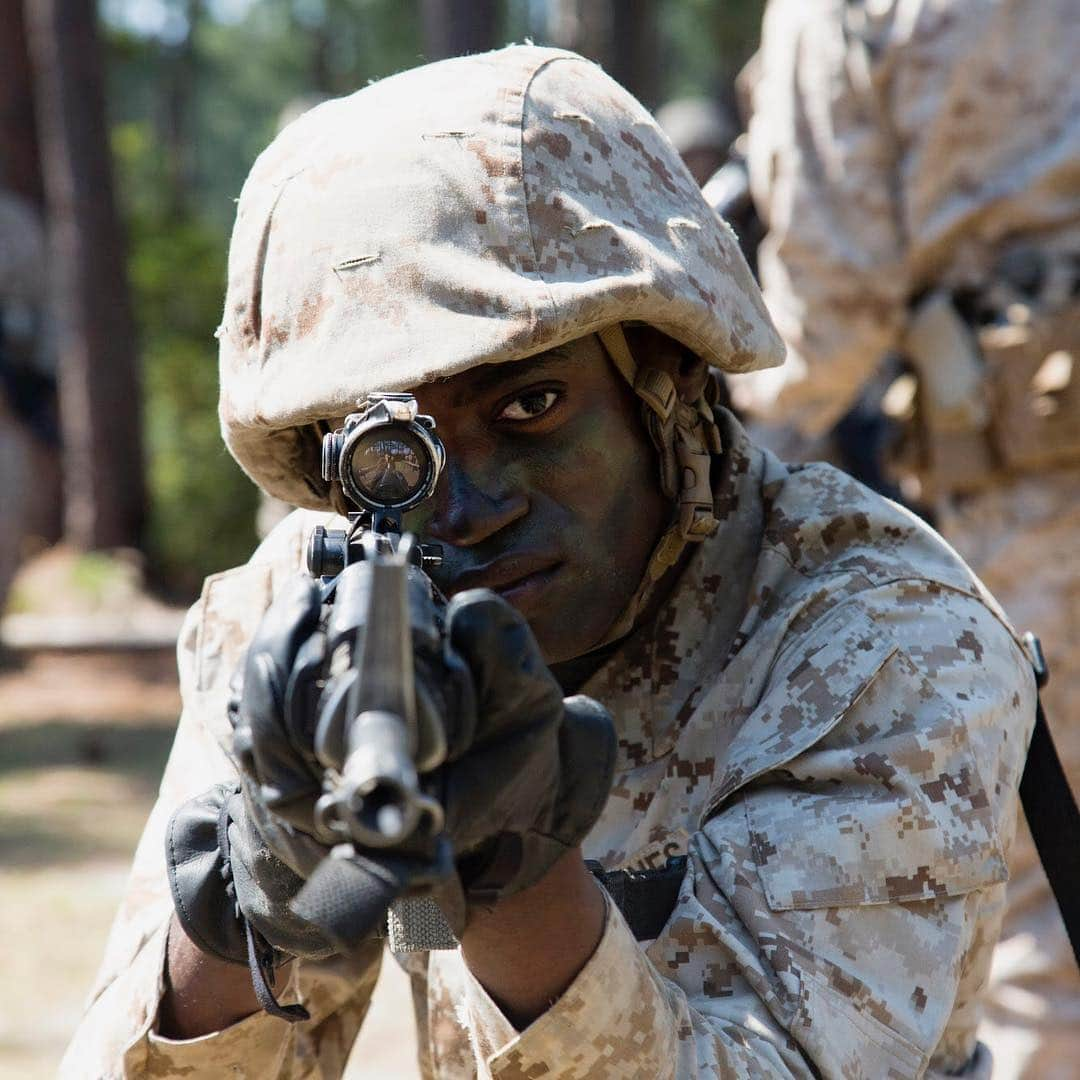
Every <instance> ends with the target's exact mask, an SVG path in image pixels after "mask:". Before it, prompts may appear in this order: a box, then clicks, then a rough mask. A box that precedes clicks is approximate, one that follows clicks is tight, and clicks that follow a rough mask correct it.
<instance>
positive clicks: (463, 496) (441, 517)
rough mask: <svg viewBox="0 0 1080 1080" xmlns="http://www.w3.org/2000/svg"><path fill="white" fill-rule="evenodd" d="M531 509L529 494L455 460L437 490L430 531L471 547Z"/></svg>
mask: <svg viewBox="0 0 1080 1080" xmlns="http://www.w3.org/2000/svg"><path fill="white" fill-rule="evenodd" d="M528 512H529V500H528V497H527V496H526V495H525V494H524V493H523V492H521V491H510V490H506V489H505V486H504V484H502V483H500V482H499V481H496V480H494V479H493V478H492V479H490V480H489V479H488V478H485V477H484V476H483V475H479V476H474V475H473V474H472V473H471V472H470V471H469V470H467V469H466V468H464V467H463V465H462V463H461V462H460V460H453V459H451V461H450V463H449V464H448V465H447V467H446V471H445V472H444V473H443V475H442V477H441V479H440V480H439V486H438V488H436V490H435V512H434V515H433V516H432V518H431V521H430V522H429V524H428V532H429V533H430V534H431V536H432V537H434V538H435V539H436V540H440V541H442V542H443V543H446V544H451V545H452V546H454V547H471V546H472V545H475V544H480V543H482V542H483V541H484V540H486V539H488V537H490V536H494V535H495V534H496V533H497V532H499V531H500V530H501V529H505V528H506V527H507V525H510V524H512V523H513V522H515V521H517V520H518V519H519V518H522V517H524V516H525V515H526V514H527V513H528Z"/></svg>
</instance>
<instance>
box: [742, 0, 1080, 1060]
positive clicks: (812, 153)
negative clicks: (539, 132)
mask: <svg viewBox="0 0 1080 1080" xmlns="http://www.w3.org/2000/svg"><path fill="white" fill-rule="evenodd" d="M1076 14H1077V12H1076V4H1075V0H1043V2H1041V3H1026V2H1024V0H996V2H989V0H936V2H934V3H929V2H923V0H915V2H912V3H899V2H888V0H881V2H875V3H870V2H866V3H860V2H846V3H845V2H843V0H772V2H771V3H770V5H769V7H768V8H767V10H766V15H765V24H764V33H763V42H762V52H761V59H762V71H761V78H760V81H759V82H758V84H757V86H756V87H755V95H754V97H755V103H754V115H753V121H752V124H751V132H750V134H751V140H750V166H751V177H752V182H753V187H754V194H755V198H756V200H757V201H758V204H759V206H760V208H761V209H762V211H763V213H764V215H765V216H766V218H767V222H768V225H769V230H770V231H769V234H768V237H767V239H766V240H765V242H764V243H763V245H762V248H761V251H760V257H759V265H760V272H761V279H762V284H763V288H764V292H765V297H766V300H767V302H768V305H769V308H770V311H771V313H772V316H773V318H774V319H775V320H776V323H777V326H778V327H779V329H780V330H781V333H782V334H783V336H784V338H785V339H786V342H787V344H788V346H789V361H788V364H787V365H785V367H784V368H783V369H776V374H775V375H774V373H773V372H765V373H762V375H763V378H762V379H760V380H758V381H757V382H756V383H755V386H754V393H753V394H752V395H751V401H752V403H753V404H754V405H755V406H756V408H757V410H758V413H759V415H765V416H767V417H771V418H773V419H776V420H778V421H783V422H786V423H791V424H793V425H795V426H797V427H798V429H799V430H800V431H802V432H803V433H804V434H805V435H806V436H808V437H814V436H817V435H819V434H820V433H822V432H824V431H826V430H828V428H829V427H830V426H831V425H833V424H834V423H835V422H836V420H837V418H838V417H840V416H841V415H842V414H843V413H844V411H845V410H846V409H848V408H849V407H850V405H851V404H852V402H853V401H854V400H855V399H856V397H857V395H859V393H860V390H861V389H862V388H863V387H864V386H865V384H866V383H867V381H868V380H870V379H871V378H872V377H873V376H874V374H875V370H876V368H877V365H878V362H879V359H880V358H881V357H882V356H885V355H887V354H888V353H889V352H890V351H892V350H897V351H899V352H901V353H902V354H903V355H904V357H905V358H906V360H907V361H908V362H909V363H910V364H911V366H912V368H913V371H914V373H915V376H916V380H917V391H916V396H915V398H914V402H913V420H912V432H913V433H914V435H915V437H916V438H915V442H914V445H915V447H916V453H915V454H914V456H913V459H912V461H911V462H910V477H909V482H911V483H913V484H914V483H917V484H918V486H919V489H921V493H922V497H923V498H925V499H928V500H931V501H932V504H933V506H934V509H935V511H936V513H937V516H938V525H939V527H940V528H941V529H942V530H943V531H944V533H945V535H946V536H947V537H948V538H949V539H950V540H951V541H952V543H953V544H954V545H955V546H956V547H957V549H958V550H959V551H960V553H961V554H962V555H963V556H964V557H965V558H966V559H968V560H969V561H970V563H971V565H972V567H973V568H974V569H975V571H976V572H977V573H978V574H979V576H980V577H981V578H982V579H983V580H984V581H985V582H986V584H987V585H988V586H989V587H990V589H991V590H993V592H994V594H995V596H997V597H998V599H999V600H1001V601H1002V602H1003V603H1004V604H1005V606H1006V608H1007V609H1008V611H1009V613H1010V615H1011V616H1012V618H1013V619H1014V620H1015V622H1016V624H1017V625H1018V626H1020V627H1021V628H1024V627H1030V628H1031V629H1033V630H1034V631H1036V632H1037V633H1038V634H1039V635H1040V636H1041V637H1042V640H1043V645H1044V647H1045V650H1046V653H1047V656H1048V659H1049V667H1050V671H1051V681H1050V685H1049V687H1048V689H1047V691H1046V693H1045V695H1044V700H1045V702H1046V705H1047V712H1048V715H1049V719H1050V722H1051V725H1052V727H1053V729H1054V731H1055V734H1056V737H1057V741H1058V744H1059V749H1060V751H1061V753H1062V756H1063V758H1064V759H1065V765H1066V769H1067V771H1068V772H1069V774H1070V779H1071V781H1072V784H1073V787H1074V789H1075V788H1076V787H1078V786H1080V716H1078V715H1077V710H1076V704H1075V702H1076V700H1077V697H1078V695H1080V544H1078V543H1077V539H1076V538H1077V535H1078V534H1080V392H1078V381H1080V372H1077V371H1075V369H1074V363H1075V358H1076V356H1077V353H1078V350H1080V295H1078V294H1080V79H1078V78H1077V75H1076V71H1075V65H1076V58H1077V57H1078V56H1080V19H1077V18H1076ZM743 400H744V403H745V401H746V399H745V398H744V399H743ZM1014 853H1015V858H1014V865H1013V881H1012V884H1011V886H1010V889H1011V908H1010V914H1009V916H1008V917H1007V920H1006V927H1005V931H1004V933H1003V939H1002V945H1001V946H1000V947H999V950H998V953H997V955H996V960H995V969H994V981H995V983H996V986H995V990H994V993H993V995H992V999H991V1005H990V1011H989V1014H988V1025H987V1027H988V1030H987V1031H986V1032H985V1037H986V1038H987V1041H989V1042H990V1043H991V1044H992V1046H993V1048H994V1050H995V1056H996V1058H997V1065H998V1068H997V1070H996V1071H995V1074H994V1075H995V1077H1009V1076H1018V1075H1025V1076H1039V1077H1042V1078H1045V1077H1052V1076H1066V1075H1067V1076H1075V1075H1076V1068H1077V1065H1076V1063H1077V1062H1078V1061H1080V980H1078V979H1077V976H1076V972H1075V970H1074V969H1073V965H1072V961H1071V958H1070V955H1069V950H1068V947H1067V944H1066V940H1065V935H1064V932H1063V929H1062V927H1061V924H1060V920H1059V919H1058V917H1057V913H1056V911H1055V910H1054V907H1053V902H1052V899H1051V897H1050V894H1049V890H1048V888H1047V886H1046V883H1045V879H1044V878H1043V876H1042V873H1041V871H1040V870H1039V869H1038V866H1037V863H1036V858H1035V854H1034V850H1033V848H1032V845H1031V844H1030V841H1028V840H1027V839H1026V833H1025V840H1024V842H1023V843H1020V842H1018V844H1017V847H1016V848H1015V849H1014Z"/></svg>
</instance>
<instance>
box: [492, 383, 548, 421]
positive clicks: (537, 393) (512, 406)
mask: <svg viewBox="0 0 1080 1080" xmlns="http://www.w3.org/2000/svg"><path fill="white" fill-rule="evenodd" d="M558 400H559V392H558V391H557V390H526V391H525V393H523V394H518V396H517V397H516V398H514V399H513V400H512V401H511V402H510V403H509V404H508V405H506V407H505V408H503V409H502V411H501V412H500V413H499V415H498V416H497V417H496V418H495V419H496V420H510V421H518V422H520V421H522V420H535V419H536V418H537V417H538V416H543V415H544V413H546V412H547V411H548V410H549V409H550V408H551V407H552V406H553V405H554V404H555V402H556V401H558Z"/></svg>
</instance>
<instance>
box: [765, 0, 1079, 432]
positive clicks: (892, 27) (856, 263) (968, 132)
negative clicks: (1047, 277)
mask: <svg viewBox="0 0 1080 1080" xmlns="http://www.w3.org/2000/svg"><path fill="white" fill-rule="evenodd" d="M1076 14H1077V10H1076V3H1075V0H1039V2H1038V3H1030V2H1028V0H771V2H770V4H769V5H768V7H767V8H766V12H765V21H764V26H763V33H762V48H761V53H760V58H761V62H760V69H759V72H760V73H759V77H758V81H757V83H756V85H755V87H754V93H753V118H752V120H751V124H750V154H749V161H750V173H751V183H752V187H753V191H754V198H755V201H756V202H757V204H758V206H759V209H760V210H761V212H762V215H763V217H764V218H765V219H766V221H767V224H768V227H769V234H768V236H767V237H766V239H765V241H764V242H763V243H762V245H761V248H760V250H759V252H758V266H759V271H760V275H761V282H762V290H763V292H764V294H765V300H766V302H767V304H768V307H769V311H770V314H771V315H772V317H773V320H774V322H775V323H776V326H777V329H779V331H780V334H781V336H782V337H783V339H784V341H785V343H786V344H787V346H788V350H789V355H788V362H787V364H785V366H784V368H783V369H782V370H779V371H777V372H775V373H773V372H770V373H767V375H766V376H765V377H762V378H760V379H759V378H758V377H755V379H754V383H755V388H754V390H753V391H749V390H747V391H746V392H747V393H748V394H752V398H753V400H754V403H755V410H756V411H757V412H759V413H762V414H767V415H769V416H771V417H773V418H775V419H777V420H781V421H783V422H785V423H793V424H795V425H796V426H798V427H799V428H800V429H802V430H803V431H805V432H807V433H809V434H811V435H818V434H821V433H823V432H825V431H826V430H828V429H829V428H830V427H831V426H832V424H833V423H834V422H835V421H836V420H838V419H839V418H840V417H841V416H842V415H843V414H844V413H845V412H846V411H847V410H848V408H849V407H850V406H851V405H852V403H853V402H854V400H855V397H856V395H857V394H858V392H859V390H860V389H861V388H862V386H863V385H864V384H865V383H866V382H867V381H868V380H869V379H870V378H871V376H872V375H873V374H874V371H875V370H876V368H877V365H878V363H879V361H880V360H881V358H882V357H883V356H884V355H885V354H886V353H887V352H888V351H889V350H890V349H893V348H895V347H896V346H897V345H898V344H899V341H900V336H901V334H902V332H903V330H904V326H905V322H906V319H907V314H908V305H909V304H910V302H911V301H912V300H913V299H914V298H915V297H917V296H918V295H919V293H920V292H921V291H922V290H924V289H926V288H927V287H936V288H942V287H943V288H947V289H956V288H962V287H971V288H976V289H977V288H979V287H981V286H984V285H985V284H987V282H988V280H989V279H990V276H991V274H992V272H993V270H994V267H995V264H996V263H997V261H998V260H999V259H1000V258H1001V257H1002V256H1003V255H1005V254H1006V253H1007V252H1008V251H1009V249H1010V248H1011V247H1012V246H1014V245H1016V246H1020V245H1027V244H1030V243H1031V241H1032V239H1033V238H1035V239H1037V241H1038V244H1039V246H1040V247H1041V248H1043V249H1046V250H1049V249H1052V248H1054V247H1059V248H1061V249H1062V250H1065V251H1073V252H1075V251H1077V250H1078V249H1080V79H1078V78H1077V77H1076V70H1075V69H1076V57H1077V56H1080V19H1078V18H1077V17H1076ZM772 376H775V377H772ZM777 394H779V397H778V398H776V395H777ZM774 399H775V400H774Z"/></svg>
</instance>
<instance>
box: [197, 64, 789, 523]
mask: <svg viewBox="0 0 1080 1080" xmlns="http://www.w3.org/2000/svg"><path fill="white" fill-rule="evenodd" d="M633 319H637V320H641V321H644V322H648V323H650V324H652V325H654V326H655V327H657V329H660V330H662V331H664V332H665V333H667V334H668V335H669V336H671V337H673V338H675V339H677V340H678V341H681V342H682V343H683V344H685V345H687V346H688V347H689V348H691V349H692V350H693V351H694V352H695V353H697V354H698V355H699V356H701V357H703V358H704V359H706V360H707V361H708V362H709V363H711V364H714V365H715V366H717V367H719V368H721V369H723V370H725V371H749V370H752V369H755V368H761V367H767V366H769V365H772V364H778V363H780V362H781V360H782V358H783V346H782V345H781V344H780V341H779V338H778V337H777V335H776V332H775V330H774V329H773V327H772V324H771V323H770V322H769V319H768V315H767V314H766V313H765V309H764V305H763V303H762V300H761V295H760V293H759V292H758V289H757V286H756V285H755V283H754V281H753V279H752V278H751V276H750V272H749V270H748V269H747V267H746V264H745V262H744V261H743V258H742V255H741V254H740V252H739V247H738V243H737V241H736V240H735V237H734V235H733V234H732V232H731V230H730V229H729V228H728V227H727V225H725V224H724V222H722V221H721V220H720V219H719V218H718V217H717V216H716V215H715V214H714V213H713V212H712V210H710V208H709V207H708V205H707V204H706V203H705V201H704V199H703V198H702V196H701V192H700V190H699V189H698V186H697V184H696V183H695V182H694V180H693V178H692V177H691V176H690V174H689V173H688V172H687V171H686V168H685V166H684V165H683V164H682V161H681V159H680V158H679V156H678V154H677V153H676V151H675V149H674V148H673V147H672V145H671V143H670V142H669V141H668V139H667V137H666V136H665V135H664V134H663V132H662V131H661V130H660V128H659V127H658V126H657V124H656V121H655V120H654V119H653V118H652V117H651V116H650V115H649V114H648V113H647V112H646V111H645V109H644V108H643V107H642V106H641V105H639V104H638V102H637V101H635V100H634V98H633V97H631V95H630V94H629V93H628V92H627V91H626V90H624V89H623V88H622V87H621V86H619V85H618V84H617V83H615V82H614V81H612V80H611V79H610V78H608V76H606V75H605V74H604V73H603V72H602V71H601V70H600V69H599V68H598V67H597V66H596V65H595V64H593V63H590V62H589V61H587V60H584V59H583V58H581V57H580V56H577V55H575V54H574V53H568V52H563V51H560V50H556V49H541V48H535V47H532V46H515V47H511V48H507V49H502V50H499V51H497V52H492V53H486V54H483V55H480V56H469V57H460V58H457V59H453V60H447V61H444V62H442V63H438V64H430V65H427V66H425V67H420V68H415V69H413V70H411V71H406V72H403V73H402V74H400V75H396V76H394V77H392V78H388V79H384V80H383V81H381V82H378V83H375V84H373V85H371V86H368V87H366V88H365V89H363V90H360V91H359V92H357V93H356V94H353V95H352V96H350V97H347V98H342V99H339V100H336V101H329V102H326V103H325V104H323V105H319V106H317V107H316V108H314V109H312V110H310V111H309V112H307V113H305V114H304V115H303V116H301V117H300V119H298V120H297V121H295V122H294V123H293V124H290V125H289V126H288V127H287V128H285V130H284V131H283V132H282V133H281V134H280V135H279V136H278V137H277V139H275V140H274V142H273V143H272V144H271V145H270V147H269V148H268V149H267V150H266V151H265V152H264V153H263V154H262V155H261V156H260V157H259V159H258V160H257V161H256V163H255V165H254V167H253V168H252V170H251V174H250V176H249V177H248V180H247V182H246V184H245V185H244V189H243V192H242V193H241V196H240V202H239V206H238V208H237V217H236V224H235V227H234V231H233V236H232V241H231V245H230V251H229V274H228V289H227V294H226V300H225V312H224V316H223V320H222V325H221V327H220V328H219V330H218V336H219V338H220V343H221V350H220V356H221V402H220V412H221V421H222V429H223V432H224V435H225V439H226V442H227V444H228V446H229V448H230V450H231V451H232V453H233V455H234V456H235V457H236V459H237V460H238V461H239V462H240V464H241V466H242V467H243V468H244V469H245V470H246V471H247V472H248V473H249V475H251V477H252V478H253V479H254V480H255V481H256V482H257V483H258V484H259V485H260V486H261V487H263V488H264V489H266V490H267V491H268V492H269V493H270V494H272V495H275V496H277V497H279V498H281V499H284V500H285V501H286V502H289V503H294V504H296V505H299V506H305V507H311V508H324V507H326V506H328V505H330V500H331V495H330V492H329V491H328V489H327V486H326V484H325V483H324V482H323V480H322V478H321V474H320V469H319V464H320V441H319V434H318V432H317V431H316V430H315V427H314V425H315V424H316V423H317V422H319V421H324V420H328V419H335V418H342V417H344V416H345V415H346V414H347V413H348V412H351V411H352V410H353V408H354V407H355V405H356V402H357V400H358V399H361V398H363V397H365V396H366V395H367V394H368V393H369V392H371V391H373V390H407V389H411V388H414V387H415V386H417V385H419V384H421V383H423V382H425V381H428V380H430V379H433V378H435V377H438V376H448V375H453V374H455V373H457V372H460V371H464V370H466V369H468V368H471V367H474V366H475V365H477V364H479V363H497V362H501V361H507V360H516V359H521V358H523V357H525V356H529V355H532V354H534V353H537V352H540V351H543V350H544V349H550V348H554V347H555V346H556V345H559V344H561V343H563V342H566V341H570V340H572V339H575V338H579V337H583V336H584V335H586V334H588V333H591V332H592V331H595V330H599V329H601V328H603V327H606V326H610V325H613V324H616V323H620V322H624V321H626V320H633ZM338 508H339V509H340V507H338Z"/></svg>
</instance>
